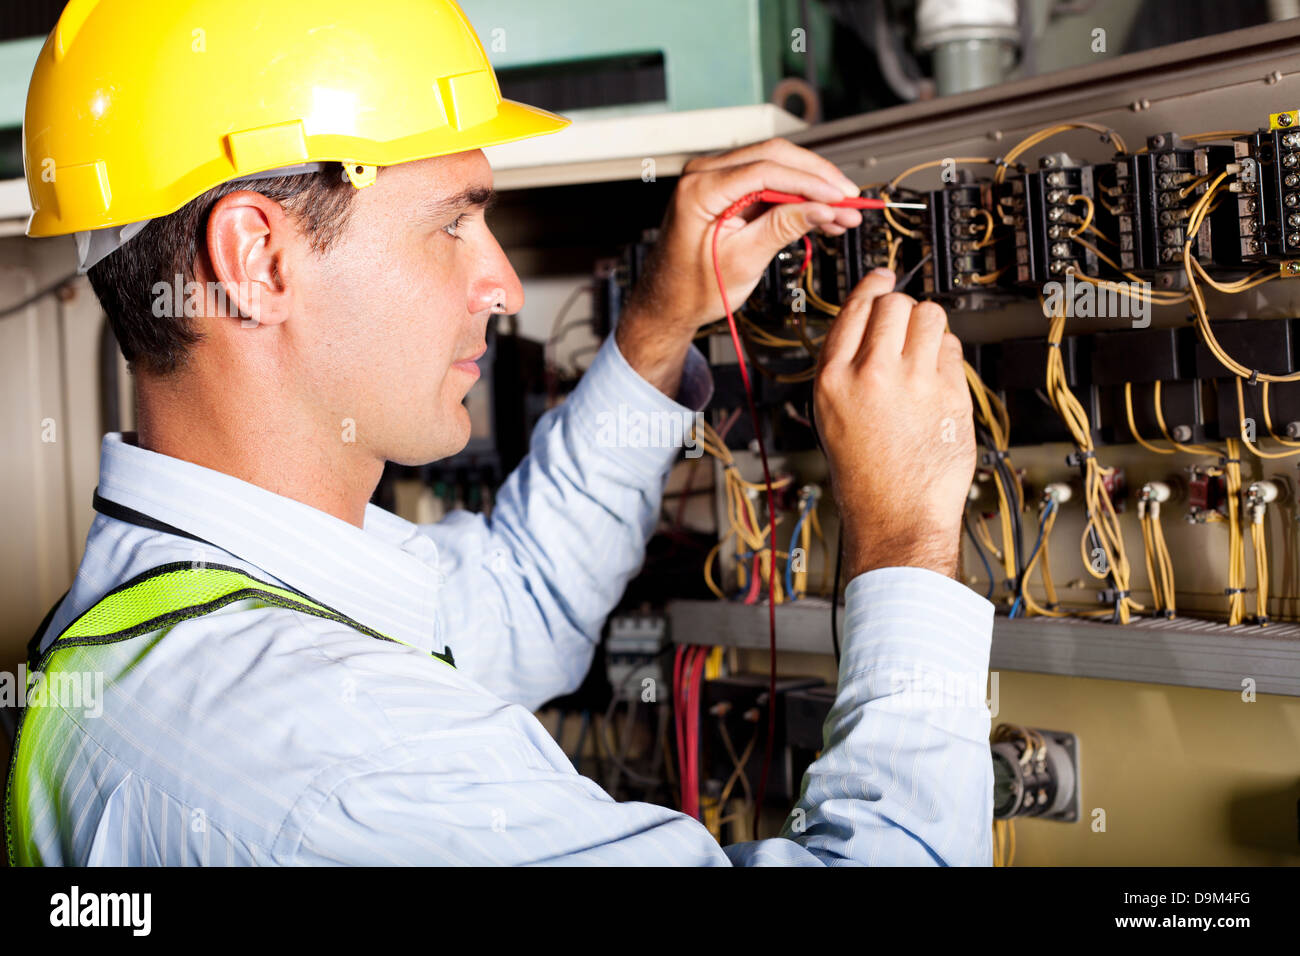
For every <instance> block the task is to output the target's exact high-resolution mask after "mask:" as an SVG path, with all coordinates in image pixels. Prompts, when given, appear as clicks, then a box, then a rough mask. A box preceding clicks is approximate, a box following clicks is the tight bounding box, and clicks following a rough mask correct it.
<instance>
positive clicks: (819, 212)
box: [727, 202, 835, 271]
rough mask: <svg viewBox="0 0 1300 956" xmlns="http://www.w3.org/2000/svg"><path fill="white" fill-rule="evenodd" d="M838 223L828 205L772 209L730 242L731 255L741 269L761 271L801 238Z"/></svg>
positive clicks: (786, 206)
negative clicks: (778, 254) (773, 258)
mask: <svg viewBox="0 0 1300 956" xmlns="http://www.w3.org/2000/svg"><path fill="white" fill-rule="evenodd" d="M834 222H835V210H834V209H832V208H831V207H830V206H827V205H825V204H824V203H814V202H807V203H784V204H782V205H779V206H772V207H771V208H770V209H768V210H767V212H765V213H763V214H762V215H761V216H759V217H758V218H757V219H755V220H754V221H753V222H751V223H749V224H748V225H747V226H745V227H744V228H743V229H741V230H740V231H739V232H736V233H734V234H733V235H732V236H731V237H729V238H728V240H727V241H728V246H727V249H728V254H729V256H731V257H734V258H733V259H732V261H734V262H736V264H737V265H738V266H739V267H740V268H742V269H744V270H746V271H757V270H758V269H761V268H762V267H763V266H764V265H766V264H767V263H768V262H771V261H772V257H773V256H775V255H776V254H777V253H778V252H780V251H781V250H782V249H784V248H785V247H786V246H788V245H790V243H792V242H794V241H795V240H797V239H798V238H799V237H800V236H802V235H805V234H807V233H808V232H810V231H812V230H813V229H819V228H824V227H826V226H829V225H831V224H832V223H834Z"/></svg>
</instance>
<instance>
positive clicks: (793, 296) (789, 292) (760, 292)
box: [746, 240, 807, 328]
mask: <svg viewBox="0 0 1300 956" xmlns="http://www.w3.org/2000/svg"><path fill="white" fill-rule="evenodd" d="M804 255H805V250H804V245H803V240H797V241H795V242H792V243H790V245H788V246H786V247H785V248H784V249H782V250H781V251H780V252H778V253H777V254H776V256H775V257H774V258H773V259H772V261H771V262H769V263H768V264H767V269H766V271H764V273H763V278H762V279H760V280H759V283H758V285H757V286H756V287H755V288H754V291H753V292H752V293H751V294H750V296H749V302H748V307H747V309H746V313H747V315H748V316H749V318H750V320H751V321H753V322H755V323H757V324H759V325H761V326H763V327H765V328H782V327H784V326H785V324H786V319H787V318H788V317H789V316H790V314H791V313H792V312H793V311H794V309H795V303H796V301H798V303H799V308H801V309H805V310H806V308H807V305H806V304H805V303H804V301H803V299H804V293H803V291H802V286H801V281H800V278H799V270H800V269H801V268H802V267H803V260H804Z"/></svg>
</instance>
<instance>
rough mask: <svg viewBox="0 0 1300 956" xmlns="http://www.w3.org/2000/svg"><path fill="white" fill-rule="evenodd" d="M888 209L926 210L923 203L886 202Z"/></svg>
mask: <svg viewBox="0 0 1300 956" xmlns="http://www.w3.org/2000/svg"><path fill="white" fill-rule="evenodd" d="M885 205H886V206H888V207H889V208H890V209H928V208H929V207H928V206H926V204H925V203H923V202H887V203H885Z"/></svg>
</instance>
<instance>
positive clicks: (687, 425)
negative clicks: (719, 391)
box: [564, 335, 713, 476]
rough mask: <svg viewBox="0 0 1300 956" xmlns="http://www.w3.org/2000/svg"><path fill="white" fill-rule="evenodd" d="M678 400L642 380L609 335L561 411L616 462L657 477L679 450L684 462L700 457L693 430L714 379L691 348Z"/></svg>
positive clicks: (696, 352) (705, 362)
mask: <svg viewBox="0 0 1300 956" xmlns="http://www.w3.org/2000/svg"><path fill="white" fill-rule="evenodd" d="M677 397H678V400H677V401H674V400H673V399H671V398H669V397H668V396H667V395H665V394H664V393H663V392H661V391H660V390H659V389H657V388H655V387H654V386H653V385H651V384H650V383H649V382H647V381H646V380H645V379H644V378H642V377H641V376H640V374H638V373H637V371H636V370H635V369H633V368H632V366H631V365H629V364H628V362H627V359H625V358H624V357H623V353H622V352H620V351H619V349H618V345H617V344H616V343H615V341H614V336H612V335H611V336H609V337H608V338H606V339H605V342H604V343H603V344H602V345H601V347H600V351H598V352H597V353H596V358H595V360H594V361H593V362H592V363H591V365H590V366H589V367H588V368H587V371H586V372H585V373H583V376H582V380H581V381H580V382H578V386H577V388H575V389H574V390H573V393H572V394H571V395H570V396H569V398H568V400H567V401H566V402H565V403H564V408H565V414H566V415H567V416H568V421H569V423H570V425H571V426H572V427H573V428H574V429H575V430H576V431H577V432H578V433H580V434H583V433H588V434H592V435H594V436H595V441H594V444H595V445H596V447H598V448H602V449H606V448H608V449H617V450H618V456H617V457H618V458H619V459H620V460H621V461H623V462H626V464H627V465H628V467H630V468H631V469H632V470H633V471H634V472H635V473H637V474H639V475H644V476H659V475H661V474H662V473H663V472H665V471H666V470H667V469H668V468H669V467H670V466H671V465H672V464H673V463H674V462H675V461H676V460H677V459H678V458H680V457H681V455H682V452H683V450H684V451H685V453H686V457H687V458H698V457H700V455H701V454H702V453H703V449H702V448H700V446H699V445H698V444H697V443H696V442H695V439H694V437H693V434H694V433H693V429H694V428H695V424H696V420H697V417H698V416H699V415H700V413H701V410H702V409H703V408H704V407H705V406H706V405H707V404H708V403H709V399H711V398H712V397H713V375H712V373H711V372H710V370H709V363H708V362H707V361H706V360H705V358H704V356H703V355H702V354H701V353H700V351H699V349H697V348H696V347H695V346H694V345H692V346H691V347H690V348H689V349H688V350H687V352H686V360H685V364H684V365H683V367H682V383H681V386H680V388H679V389H678V392H677Z"/></svg>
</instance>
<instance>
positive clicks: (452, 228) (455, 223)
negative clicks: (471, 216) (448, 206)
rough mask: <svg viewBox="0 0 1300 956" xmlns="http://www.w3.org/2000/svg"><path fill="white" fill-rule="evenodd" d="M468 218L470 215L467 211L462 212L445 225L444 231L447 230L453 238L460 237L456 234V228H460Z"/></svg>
mask: <svg viewBox="0 0 1300 956" xmlns="http://www.w3.org/2000/svg"><path fill="white" fill-rule="evenodd" d="M467 218H468V217H467V216H466V215H465V213H461V214H460V215H459V216H457V217H456V218H455V219H453V220H452V221H451V222H449V223H447V225H445V226H443V227H442V231H443V232H445V233H446V234H447V235H449V236H451V237H452V238H453V239H459V238H460V236H458V235H456V230H457V229H459V228H460V227H461V226H462V225H463V224H464V222H465V220H466V219H467Z"/></svg>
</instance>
